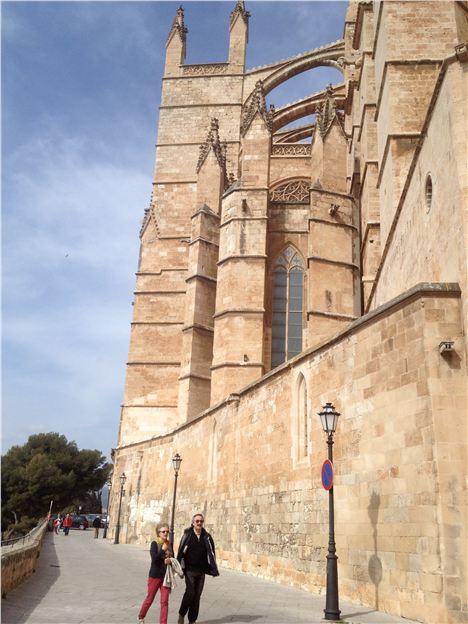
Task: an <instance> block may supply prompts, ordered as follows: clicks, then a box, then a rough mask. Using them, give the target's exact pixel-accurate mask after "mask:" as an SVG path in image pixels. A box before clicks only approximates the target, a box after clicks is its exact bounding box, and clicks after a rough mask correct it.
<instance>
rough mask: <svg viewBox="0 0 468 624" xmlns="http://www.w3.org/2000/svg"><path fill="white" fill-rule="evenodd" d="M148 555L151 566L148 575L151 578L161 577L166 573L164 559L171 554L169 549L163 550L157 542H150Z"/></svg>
mask: <svg viewBox="0 0 468 624" xmlns="http://www.w3.org/2000/svg"><path fill="white" fill-rule="evenodd" d="M150 555H151V568H150V571H149V574H148V576H150V577H151V578H160V579H163V578H164V576H165V574H166V564H165V563H164V559H166V557H171V556H172V555H171V551H170V550H169V549H168V550H163V549H162V547H161V546H160V545H159V544H157V543H156V542H151V547H150Z"/></svg>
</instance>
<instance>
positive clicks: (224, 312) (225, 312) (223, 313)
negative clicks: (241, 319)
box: [213, 308, 265, 319]
mask: <svg viewBox="0 0 468 624" xmlns="http://www.w3.org/2000/svg"><path fill="white" fill-rule="evenodd" d="M240 314H253V315H258V316H263V315H264V314H265V310H264V309H263V308H258V309H256V310H252V309H251V308H229V309H225V310H221V311H220V312H216V314H213V318H214V319H219V318H222V317H223V316H239V315H240Z"/></svg>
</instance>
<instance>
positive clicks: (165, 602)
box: [138, 576, 171, 624]
mask: <svg viewBox="0 0 468 624" xmlns="http://www.w3.org/2000/svg"><path fill="white" fill-rule="evenodd" d="M163 581H164V579H160V578H151V576H150V577H149V578H148V593H147V594H146V598H145V599H144V600H143V604H142V605H141V609H140V613H139V614H138V619H139V620H144V618H145V615H146V613H147V612H148V609H149V608H150V607H151V605H152V604H153V600H154V598H155V596H156V594H157V591H158V589H160V590H161V591H160V592H159V596H160V607H161V610H160V613H159V624H167V612H168V610H169V594H170V592H171V590H170V589H169V587H164V586H163Z"/></svg>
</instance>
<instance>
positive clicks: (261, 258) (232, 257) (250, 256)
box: [217, 254, 267, 266]
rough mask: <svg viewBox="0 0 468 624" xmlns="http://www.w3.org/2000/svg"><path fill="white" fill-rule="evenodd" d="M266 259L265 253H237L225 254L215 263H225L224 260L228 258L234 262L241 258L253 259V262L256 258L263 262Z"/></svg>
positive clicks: (243, 259)
mask: <svg viewBox="0 0 468 624" xmlns="http://www.w3.org/2000/svg"><path fill="white" fill-rule="evenodd" d="M266 259H267V256H266V255H265V254H243V255H241V254H239V255H231V256H226V257H225V258H222V259H221V260H219V261H218V263H217V265H218V266H221V265H222V264H225V263H226V262H228V261H229V260H233V261H235V262H237V261H239V260H242V261H245V260H254V261H255V262H257V261H258V260H260V261H261V262H265V260H266Z"/></svg>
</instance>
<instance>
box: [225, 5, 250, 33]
mask: <svg viewBox="0 0 468 624" xmlns="http://www.w3.org/2000/svg"><path fill="white" fill-rule="evenodd" d="M238 15H240V16H241V17H242V19H243V20H244V23H245V25H246V26H248V25H249V17H250V13H249V12H248V11H246V10H245V2H244V0H237V2H236V6H235V7H234V10H233V11H232V12H231V19H230V22H229V24H230V26H231V28H232V25H233V24H234V22H235V21H236V18H237V16H238Z"/></svg>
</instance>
